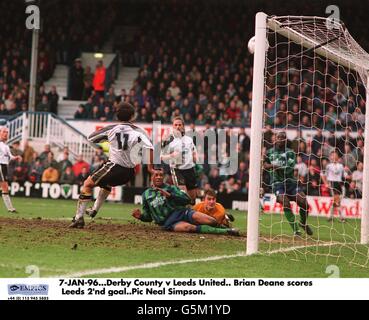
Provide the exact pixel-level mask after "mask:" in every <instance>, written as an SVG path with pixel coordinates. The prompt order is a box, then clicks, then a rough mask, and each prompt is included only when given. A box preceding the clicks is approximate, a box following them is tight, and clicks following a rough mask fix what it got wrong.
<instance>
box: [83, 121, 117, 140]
mask: <svg viewBox="0 0 369 320" xmlns="http://www.w3.org/2000/svg"><path fill="white" fill-rule="evenodd" d="M114 127H115V125H110V126H106V127H104V128H101V129H99V130H97V131H95V132H94V133H92V134H90V135H89V136H88V141H90V142H92V143H100V142H103V141H106V140H108V132H109V131H110V130H111V129H113V128H114Z"/></svg>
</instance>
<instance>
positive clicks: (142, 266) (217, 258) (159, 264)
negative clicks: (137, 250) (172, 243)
mask: <svg viewBox="0 0 369 320" xmlns="http://www.w3.org/2000/svg"><path fill="white" fill-rule="evenodd" d="M335 245H339V243H337V242H333V243H324V244H317V245H310V246H297V247H291V248H283V249H278V250H274V251H270V252H267V253H257V254H255V256H257V255H259V256H269V255H272V254H278V253H286V252H290V251H295V250H300V249H306V248H314V247H328V246H335ZM248 256H249V255H247V254H246V253H243V252H242V253H237V254H232V255H224V256H213V257H206V258H198V259H188V260H175V261H174V260H173V261H162V262H152V263H145V264H139V265H132V266H124V267H112V268H104V269H90V270H84V271H80V272H75V273H70V274H64V275H57V276H54V278H81V277H86V276H92V275H102V274H109V273H123V272H128V271H134V270H142V269H153V268H161V267H165V266H170V265H181V264H189V263H198V262H212V261H220V260H227V259H234V258H240V257H248Z"/></svg>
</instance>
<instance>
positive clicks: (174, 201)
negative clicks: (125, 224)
mask: <svg viewBox="0 0 369 320" xmlns="http://www.w3.org/2000/svg"><path fill="white" fill-rule="evenodd" d="M161 189H163V190H165V191H167V192H169V193H170V194H171V196H170V197H169V198H166V197H164V196H163V195H162V194H161V193H160V192H159V191H157V190H155V189H154V188H149V189H147V190H146V191H145V192H144V193H143V194H142V209H143V213H142V216H141V218H140V220H141V221H144V222H151V221H153V220H154V222H155V223H156V224H158V225H163V224H164V222H165V220H166V219H167V218H168V217H169V216H170V215H171V214H172V213H173V212H174V211H176V210H178V209H183V208H185V207H186V206H187V205H188V204H190V203H191V198H190V197H189V196H188V195H187V193H185V192H184V191H182V190H181V189H179V188H177V187H175V186H171V185H168V184H164V185H163V186H162V187H161Z"/></svg>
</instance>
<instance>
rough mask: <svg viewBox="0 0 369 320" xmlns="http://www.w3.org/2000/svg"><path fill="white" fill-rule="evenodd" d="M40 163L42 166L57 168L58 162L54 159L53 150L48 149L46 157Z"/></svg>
mask: <svg viewBox="0 0 369 320" xmlns="http://www.w3.org/2000/svg"><path fill="white" fill-rule="evenodd" d="M42 165H43V166H44V168H48V167H50V166H52V167H53V168H55V169H56V168H58V163H57V161H56V160H55V159H54V153H53V152H51V151H50V152H49V153H48V154H47V158H46V159H45V160H44V161H43V163H42Z"/></svg>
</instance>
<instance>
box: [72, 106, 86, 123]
mask: <svg viewBox="0 0 369 320" xmlns="http://www.w3.org/2000/svg"><path fill="white" fill-rule="evenodd" d="M87 118H88V115H87V112H86V110H85V107H84V106H83V104H80V105H79V106H78V109H77V111H76V112H75V114H74V119H78V120H80V119H87Z"/></svg>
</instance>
